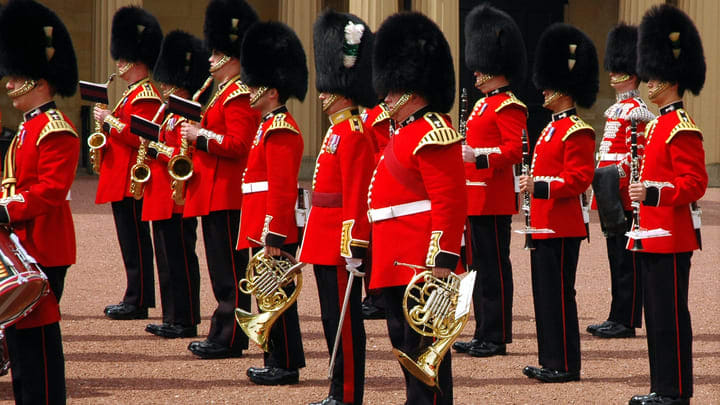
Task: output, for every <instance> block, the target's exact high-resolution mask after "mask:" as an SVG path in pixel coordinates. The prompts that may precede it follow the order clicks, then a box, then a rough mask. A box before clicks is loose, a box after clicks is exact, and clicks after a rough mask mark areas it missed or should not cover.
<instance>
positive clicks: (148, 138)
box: [130, 131, 158, 142]
mask: <svg viewBox="0 0 720 405" xmlns="http://www.w3.org/2000/svg"><path fill="white" fill-rule="evenodd" d="M130 132H132V131H130ZM132 133H134V134H135V135H137V136H139V137H140V138H144V139H147V140H148V141H152V142H157V140H158V137H157V136H152V135H150V134H146V133H144V132H140V133H138V132H132Z"/></svg>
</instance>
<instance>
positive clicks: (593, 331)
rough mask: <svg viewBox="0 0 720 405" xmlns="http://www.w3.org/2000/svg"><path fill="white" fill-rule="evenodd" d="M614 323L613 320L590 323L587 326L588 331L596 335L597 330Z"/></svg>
mask: <svg viewBox="0 0 720 405" xmlns="http://www.w3.org/2000/svg"><path fill="white" fill-rule="evenodd" d="M612 323H614V322H613V321H605V322H603V323H596V324H595V325H590V326H588V327H587V331H588V333H589V334H591V335H594V334H595V331H596V330H598V329H600V328H606V327H608V326H610V324H612Z"/></svg>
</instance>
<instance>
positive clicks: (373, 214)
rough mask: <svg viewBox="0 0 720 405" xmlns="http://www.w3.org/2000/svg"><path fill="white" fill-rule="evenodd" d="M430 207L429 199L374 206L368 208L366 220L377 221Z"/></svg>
mask: <svg viewBox="0 0 720 405" xmlns="http://www.w3.org/2000/svg"><path fill="white" fill-rule="evenodd" d="M431 208H432V207H431V205H430V200H420V201H413V202H409V203H405V204H399V205H392V206H390V207H383V208H376V209H371V210H368V220H369V221H370V222H379V221H384V220H386V219H390V218H397V217H403V216H405V215H412V214H419V213H421V212H426V211H430V209H431Z"/></svg>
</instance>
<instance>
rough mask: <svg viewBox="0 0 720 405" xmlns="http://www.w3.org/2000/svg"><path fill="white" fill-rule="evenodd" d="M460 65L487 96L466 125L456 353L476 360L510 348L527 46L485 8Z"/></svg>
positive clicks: (468, 29)
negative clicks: (467, 283) (469, 310)
mask: <svg viewBox="0 0 720 405" xmlns="http://www.w3.org/2000/svg"><path fill="white" fill-rule="evenodd" d="M465 64H466V65H467V66H468V68H469V69H470V70H471V71H472V72H474V75H475V87H476V88H477V89H478V90H480V91H481V92H482V93H483V94H484V97H483V98H481V99H480V100H478V101H477V103H476V104H475V106H474V107H473V109H472V111H471V113H470V116H469V117H468V121H467V135H466V140H467V143H466V144H465V145H463V160H464V161H465V179H466V180H465V184H466V185H467V192H468V224H469V225H468V226H469V231H470V243H469V245H470V246H471V247H472V250H473V251H472V255H471V257H472V263H471V266H470V267H471V268H472V269H473V270H476V271H477V272H478V273H477V277H476V278H475V288H474V290H473V307H474V310H475V334H474V335H473V339H472V340H470V341H469V342H456V343H455V344H453V348H454V349H455V350H456V351H458V352H461V353H468V354H469V355H470V356H473V357H489V356H495V355H504V354H505V353H506V344H507V343H510V342H512V302H513V278H512V264H511V263H510V233H511V230H510V224H511V223H512V215H513V214H516V213H517V212H518V205H517V193H516V192H515V172H514V166H515V165H516V164H519V163H520V161H521V159H522V141H521V137H522V133H523V131H527V107H526V106H525V104H523V102H522V101H520V100H518V99H517V98H516V97H515V95H514V94H513V93H512V91H511V90H510V85H511V84H513V85H517V84H519V83H522V82H523V81H524V80H525V71H526V70H527V57H526V55H525V43H524V42H523V39H522V34H521V33H520V28H518V26H517V24H516V23H515V21H514V20H513V19H512V17H510V16H509V15H507V14H506V13H504V12H503V11H500V10H498V9H496V8H494V7H492V6H490V5H488V4H482V5H479V6H477V7H475V8H474V9H473V10H472V11H471V12H470V14H468V16H467V18H466V20H465Z"/></svg>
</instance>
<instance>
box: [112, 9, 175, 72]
mask: <svg viewBox="0 0 720 405" xmlns="http://www.w3.org/2000/svg"><path fill="white" fill-rule="evenodd" d="M162 38H163V34H162V29H160V24H159V23H158V21H157V19H156V18H155V16H153V15H152V14H150V13H148V12H147V11H146V10H145V9H142V8H140V7H135V6H127V7H122V8H120V9H119V10H118V11H117V12H115V15H114V16H113V21H112V31H111V35H110V55H111V56H112V57H113V59H115V60H119V59H124V60H126V61H128V62H133V63H136V62H141V63H143V64H145V66H147V67H148V69H152V68H153V66H155V61H156V60H157V56H158V53H159V52H160V44H161V43H162Z"/></svg>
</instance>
